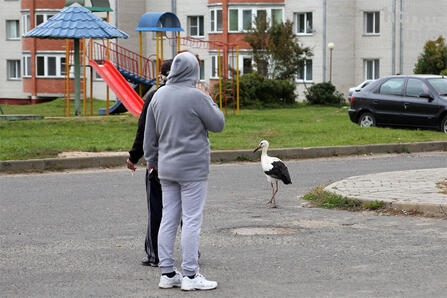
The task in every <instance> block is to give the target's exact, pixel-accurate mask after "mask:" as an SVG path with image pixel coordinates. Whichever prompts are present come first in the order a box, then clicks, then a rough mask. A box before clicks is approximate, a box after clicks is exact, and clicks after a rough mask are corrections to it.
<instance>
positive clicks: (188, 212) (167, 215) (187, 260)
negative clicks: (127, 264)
mask: <svg viewBox="0 0 447 298" xmlns="http://www.w3.org/2000/svg"><path fill="white" fill-rule="evenodd" d="M160 182H161V189H162V192H163V215H162V218H161V224H160V230H159V233H158V257H159V259H160V262H159V264H158V266H159V267H160V268H161V272H162V273H169V272H172V271H174V263H175V259H174V244H175V237H176V235H177V227H178V225H179V223H180V218H181V219H182V220H183V227H182V233H181V246H182V253H183V260H182V269H183V274H184V275H188V276H190V275H194V274H195V273H196V272H197V271H198V270H199V263H198V258H199V256H198V251H199V239H200V228H201V226H202V217H203V216H202V213H203V207H204V206H205V201H206V191H207V187H208V181H194V182H176V181H169V180H163V179H161V180H160Z"/></svg>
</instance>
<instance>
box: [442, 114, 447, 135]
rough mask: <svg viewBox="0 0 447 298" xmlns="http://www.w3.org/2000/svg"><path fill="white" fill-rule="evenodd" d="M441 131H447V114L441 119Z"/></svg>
mask: <svg viewBox="0 0 447 298" xmlns="http://www.w3.org/2000/svg"><path fill="white" fill-rule="evenodd" d="M441 131H442V132H443V133H447V116H445V117H444V119H442V121H441Z"/></svg>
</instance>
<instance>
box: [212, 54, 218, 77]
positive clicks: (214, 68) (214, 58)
mask: <svg viewBox="0 0 447 298" xmlns="http://www.w3.org/2000/svg"><path fill="white" fill-rule="evenodd" d="M210 60H211V63H210V68H211V72H210V79H214V80H216V79H219V58H218V55H216V54H214V55H210Z"/></svg>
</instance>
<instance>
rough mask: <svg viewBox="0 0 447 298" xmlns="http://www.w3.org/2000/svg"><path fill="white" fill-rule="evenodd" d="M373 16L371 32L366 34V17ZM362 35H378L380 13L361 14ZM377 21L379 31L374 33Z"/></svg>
mask: <svg viewBox="0 0 447 298" xmlns="http://www.w3.org/2000/svg"><path fill="white" fill-rule="evenodd" d="M369 14H373V24H372V28H373V31H372V32H368V15H369ZM363 19H364V20H363V34H364V35H380V11H364V12H363ZM377 19H378V21H379V31H378V32H376V21H377Z"/></svg>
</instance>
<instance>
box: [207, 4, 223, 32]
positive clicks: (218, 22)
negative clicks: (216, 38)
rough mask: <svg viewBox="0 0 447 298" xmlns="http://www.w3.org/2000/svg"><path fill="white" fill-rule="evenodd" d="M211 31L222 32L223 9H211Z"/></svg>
mask: <svg viewBox="0 0 447 298" xmlns="http://www.w3.org/2000/svg"><path fill="white" fill-rule="evenodd" d="M210 12H211V17H210V31H211V32H222V9H220V8H219V9H211V11H210Z"/></svg>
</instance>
